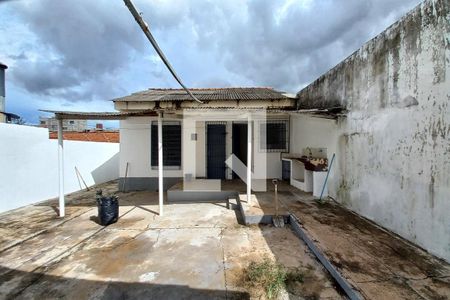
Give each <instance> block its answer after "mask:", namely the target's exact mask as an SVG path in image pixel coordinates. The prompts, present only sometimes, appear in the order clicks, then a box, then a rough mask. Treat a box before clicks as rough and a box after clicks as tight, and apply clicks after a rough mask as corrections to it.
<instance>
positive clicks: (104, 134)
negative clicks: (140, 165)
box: [50, 131, 120, 143]
mask: <svg viewBox="0 0 450 300" xmlns="http://www.w3.org/2000/svg"><path fill="white" fill-rule="evenodd" d="M57 138H58V133H57V132H50V139H57ZM63 139H64V140H71V141H84V142H104V143H118V142H119V140H120V135H119V132H118V131H93V132H73V131H72V132H71V131H66V132H64V133H63Z"/></svg>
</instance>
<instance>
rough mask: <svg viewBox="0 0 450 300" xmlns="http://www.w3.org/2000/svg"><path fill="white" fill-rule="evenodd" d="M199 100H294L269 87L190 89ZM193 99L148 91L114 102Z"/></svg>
mask: <svg viewBox="0 0 450 300" xmlns="http://www.w3.org/2000/svg"><path fill="white" fill-rule="evenodd" d="M189 90H190V91H191V92H192V94H194V96H196V97H197V98H198V99H199V100H203V101H210V100H282V99H290V98H293V97H291V96H288V95H287V94H286V93H284V92H281V91H277V90H274V89H273V88H269V87H238V88H236V87H233V88H199V89H189ZM190 100H192V98H191V97H190V96H189V95H188V94H187V93H186V91H185V90H183V89H148V90H145V91H141V92H136V93H133V94H131V95H129V96H125V97H121V98H116V99H113V101H125V102H130V101H137V102H141V101H143V102H147V101H150V102H155V101H190Z"/></svg>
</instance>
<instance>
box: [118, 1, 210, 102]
mask: <svg viewBox="0 0 450 300" xmlns="http://www.w3.org/2000/svg"><path fill="white" fill-rule="evenodd" d="M123 2H125V5H126V6H127V7H128V10H129V11H130V12H131V14H132V15H133V17H134V19H135V20H136V22H137V23H138V24H139V26H140V27H141V29H142V31H144V34H145V36H146V37H147V39H148V40H149V41H150V43H151V44H152V46H153V48H154V49H155V51H156V53H158V55H159V57H160V58H161V60H162V61H163V62H164V64H165V65H166V67H167V68H168V69H169V71H170V73H171V74H172V76H173V77H174V78H175V80H176V81H177V82H178V83H179V84H180V85H181V86H182V87H183V89H184V90H185V91H186V92H187V93H188V94H189V96H191V97H192V99H194V100H195V101H197V102H199V103H203V102H202V101H200V100H198V99H197V97H195V96H194V94H192V93H191V91H190V90H189V89H188V88H187V87H186V86H185V85H184V84H183V82H182V81H181V79H180V78H179V77H178V75H177V73H175V70H174V69H173V68H172V66H171V65H170V63H169V61H168V60H167V58H166V56H165V55H164V53H163V52H162V50H161V49H160V48H159V46H158V43H157V42H156V40H155V38H154V37H153V35H152V33H151V32H150V29H149V26H148V24H147V23H146V22H145V21H144V20H143V19H142V17H141V15H140V14H139V13H138V11H137V10H136V7H135V6H134V4H133V2H131V0H123Z"/></svg>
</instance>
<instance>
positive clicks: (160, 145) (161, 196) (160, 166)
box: [158, 112, 164, 216]
mask: <svg viewBox="0 0 450 300" xmlns="http://www.w3.org/2000/svg"><path fill="white" fill-rule="evenodd" d="M162 133H163V131H162V113H161V112H159V113H158V192H159V215H160V216H162V215H163V204H164V190H163V180H164V179H163V136H162Z"/></svg>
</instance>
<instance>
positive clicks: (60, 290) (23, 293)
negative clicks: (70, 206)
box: [0, 266, 250, 299]
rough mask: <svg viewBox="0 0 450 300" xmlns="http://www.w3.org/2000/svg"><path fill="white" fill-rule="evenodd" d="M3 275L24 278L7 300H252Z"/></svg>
mask: <svg viewBox="0 0 450 300" xmlns="http://www.w3.org/2000/svg"><path fill="white" fill-rule="evenodd" d="M136 267H138V266H136ZM46 272H48V271H46ZM0 274H2V279H4V280H8V278H21V280H22V281H21V286H20V287H19V288H18V289H16V290H14V291H13V292H11V293H2V294H3V297H2V298H4V299H30V298H31V299H87V298H96V299H250V296H249V294H248V293H246V292H236V291H218V290H207V289H195V288H191V287H189V286H183V285H171V284H164V285H163V284H151V283H139V282H131V283H130V282H118V281H111V282H105V281H95V280H83V279H77V278H67V277H59V276H52V275H48V274H47V273H40V272H23V271H18V270H12V269H7V268H4V267H0ZM67 287H70V288H67Z"/></svg>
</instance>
